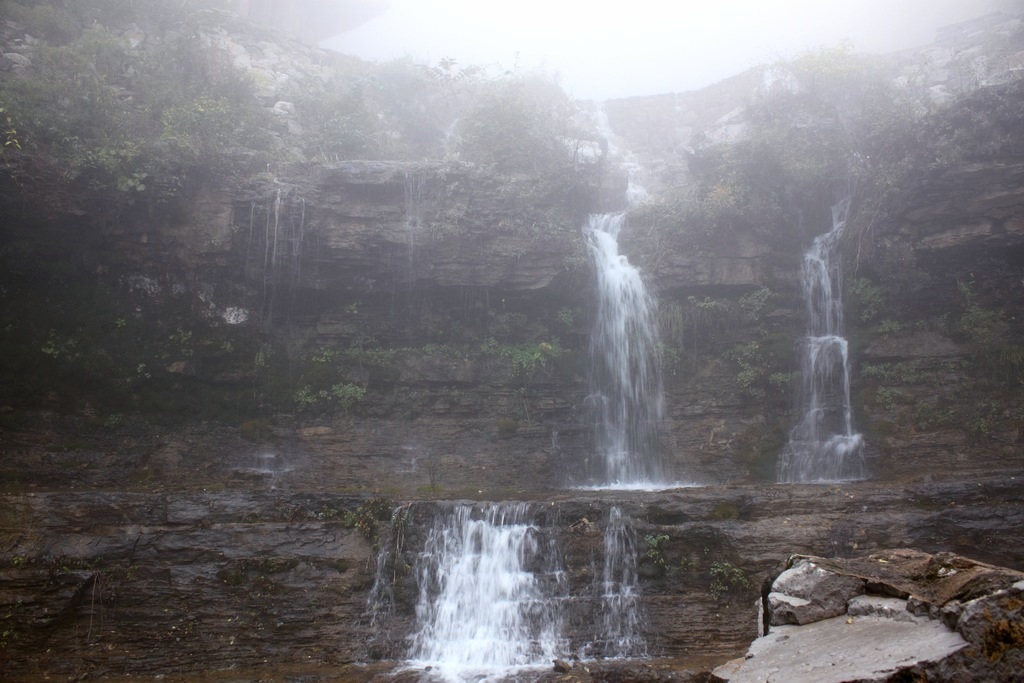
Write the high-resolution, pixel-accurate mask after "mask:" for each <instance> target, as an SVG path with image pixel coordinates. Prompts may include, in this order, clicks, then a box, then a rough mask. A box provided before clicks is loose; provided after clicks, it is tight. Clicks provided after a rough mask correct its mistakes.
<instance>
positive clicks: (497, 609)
mask: <svg viewBox="0 0 1024 683" xmlns="http://www.w3.org/2000/svg"><path fill="white" fill-rule="evenodd" d="M559 558H560V553H559V552H558V549H557V547H556V545H555V541H554V539H553V538H552V537H551V536H550V534H548V533H546V532H545V531H544V530H542V529H541V528H539V527H538V526H536V525H535V524H534V523H533V522H532V520H531V514H530V509H529V506H528V505H527V504H526V503H494V504H489V505H486V506H483V507H474V506H470V505H460V506H458V507H456V508H455V509H454V510H453V511H452V513H451V514H450V515H449V516H447V518H442V519H439V520H438V522H437V523H436V524H435V526H434V528H433V529H431V531H430V533H429V535H428V537H427V540H426V543H425V545H424V549H423V553H422V554H421V556H420V560H419V570H418V582H419V589H420V596H419V602H418V604H417V606H416V618H417V622H418V623H419V631H418V632H416V633H415V634H414V635H413V639H412V640H413V642H412V655H411V659H412V662H411V664H412V665H413V666H416V667H427V666H429V667H431V668H432V671H433V672H435V673H436V674H437V675H438V676H439V677H441V678H443V679H444V680H448V681H482V680H501V679H502V678H504V677H505V676H508V675H509V674H511V673H513V672H514V671H516V670H518V669H524V668H534V667H547V666H550V664H551V660H552V659H554V658H555V657H558V656H560V654H562V653H564V652H565V650H566V643H565V641H564V638H563V635H562V609H561V607H562V605H561V603H562V602H563V599H564V597H565V595H566V593H567V588H566V585H565V575H564V572H563V571H562V567H561V563H560V561H559Z"/></svg>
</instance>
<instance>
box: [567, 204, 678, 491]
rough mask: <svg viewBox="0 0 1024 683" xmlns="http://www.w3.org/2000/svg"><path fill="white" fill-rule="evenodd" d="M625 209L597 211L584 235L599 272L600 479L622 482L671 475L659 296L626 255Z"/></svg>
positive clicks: (594, 375)
mask: <svg viewBox="0 0 1024 683" xmlns="http://www.w3.org/2000/svg"><path fill="white" fill-rule="evenodd" d="M624 218H625V216H624V214H621V213H615V214H594V215H591V216H590V217H589V218H588V220H587V225H586V227H585V228H584V235H585V236H586V239H587V246H588V247H589V251H590V256H591V259H592V260H593V263H594V269H595V271H596V274H597V313H596V316H595V320H594V330H593V333H592V335H591V339H590V355H591V378H590V384H591V390H590V396H589V397H588V401H589V402H590V403H591V404H592V407H593V409H594V412H595V413H596V419H597V432H598V434H597V446H598V450H599V452H600V455H601V458H602V462H601V465H602V471H601V472H600V474H599V480H600V481H601V482H602V483H603V484H604V485H607V486H612V487H616V488H650V487H653V486H657V485H658V484H660V483H662V482H663V478H664V477H663V471H662V463H661V457H660V453H659V452H658V428H659V423H660V421H661V418H662V412H663V398H662V387H661V375H660V373H659V368H658V329H657V321H656V318H655V303H654V299H653V298H652V297H651V296H650V294H648V292H647V288H646V287H644V283H643V280H642V279H641V277H640V271H638V270H637V269H636V268H635V267H634V266H632V265H631V264H630V263H629V260H628V259H626V257H625V256H623V255H621V254H619V244H618V236H619V231H620V230H621V229H622V224H623V221H624Z"/></svg>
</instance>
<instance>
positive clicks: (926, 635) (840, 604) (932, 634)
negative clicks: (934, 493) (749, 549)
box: [714, 550, 1024, 683]
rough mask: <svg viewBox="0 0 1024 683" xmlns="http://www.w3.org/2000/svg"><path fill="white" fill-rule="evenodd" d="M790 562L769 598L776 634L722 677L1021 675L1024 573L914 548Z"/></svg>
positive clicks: (720, 672) (718, 675)
mask: <svg viewBox="0 0 1024 683" xmlns="http://www.w3.org/2000/svg"><path fill="white" fill-rule="evenodd" d="M789 564H790V567H789V568H788V569H786V570H785V571H783V572H782V573H781V574H780V575H779V576H777V577H776V578H775V579H774V580H773V581H772V582H771V584H770V589H769V591H770V592H769V593H768V594H767V596H766V597H765V606H766V611H767V619H766V621H767V623H768V624H769V631H768V633H767V634H766V635H765V636H763V637H761V638H758V639H757V640H756V641H754V643H753V644H752V645H751V647H750V650H749V651H748V652H747V655H746V657H744V658H743V659H738V660H734V661H732V662H729V663H728V664H725V665H723V666H721V667H718V668H717V669H715V672H714V676H715V678H714V680H718V681H729V682H730V683H742V682H745V681H764V680H775V679H776V678H777V679H778V680H787V681H801V682H802V681H807V682H810V681H816V682H827V681H848V680H857V681H895V680H907V677H922V678H923V679H924V680H929V681H959V680H992V681H995V680H1012V679H1013V676H1015V675H1017V674H1018V673H1019V671H1020V670H1021V669H1020V667H1021V663H1022V661H1024V638H1022V637H1021V634H1024V611H1022V607H1024V599H1022V597H1024V574H1022V573H1020V572H1016V571H1012V570H1009V569H1003V568H999V567H993V566H991V565H986V564H982V563H979V562H974V561H972V560H968V559H966V558H963V557H960V556H958V555H953V554H951V553H938V554H936V555H927V554H925V553H921V552H917V551H910V550H897V551H889V552H885V553H879V554H875V555H870V556H868V557H866V558H861V559H855V560H854V559H851V560H836V559H832V560H825V559H822V558H810V557H794V558H792V559H791V560H790V563H789ZM844 591H845V592H846V593H847V595H848V597H847V599H845V600H843V599H842V598H841V597H840V596H841V595H842V593H843V592H844ZM861 591H866V594H863V595H853V594H852V593H855V592H856V593H859V592H861ZM791 594H799V597H797V596H795V595H791ZM824 604H827V605H829V606H830V607H832V609H820V608H819V609H817V610H812V609H811V606H820V605H824ZM801 610H802V611H801ZM794 623H796V624H799V625H797V626H793V625H785V624H794Z"/></svg>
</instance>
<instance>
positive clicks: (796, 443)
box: [778, 198, 864, 483]
mask: <svg viewBox="0 0 1024 683" xmlns="http://www.w3.org/2000/svg"><path fill="white" fill-rule="evenodd" d="M849 211H850V199H849V198H847V199H844V200H843V201H841V202H839V203H838V204H836V205H834V206H833V207H832V229H831V230H830V231H829V232H827V233H824V234H822V235H819V236H818V237H816V238H815V239H814V242H813V244H812V245H811V247H810V249H808V250H807V252H806V253H805V254H804V259H803V267H802V270H801V280H802V285H803V292H804V300H805V301H806V303H807V316H808V328H807V337H806V339H805V342H804V353H803V359H802V385H801V393H800V405H801V408H802V409H803V411H804V412H803V417H802V418H801V420H800V422H799V423H797V425H796V426H795V427H794V428H793V429H792V431H791V432H790V434H789V442H788V443H787V444H786V447H785V448H784V449H783V451H782V453H781V454H780V455H779V465H778V480H779V481H780V482H788V483H797V482H834V481H849V480H854V479H863V478H864V453H863V451H864V437H863V436H862V435H861V434H859V433H857V432H855V431H854V429H853V411H852V409H851V406H850V368H849V357H848V356H849V345H848V343H847V340H846V338H845V337H844V336H843V291H842V283H843V278H842V263H841V260H840V256H839V241H840V238H841V237H842V234H843V229H844V228H845V227H846V219H847V216H848V214H849Z"/></svg>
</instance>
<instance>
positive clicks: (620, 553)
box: [590, 506, 647, 658]
mask: <svg viewBox="0 0 1024 683" xmlns="http://www.w3.org/2000/svg"><path fill="white" fill-rule="evenodd" d="M636 557H637V547H636V532H635V531H634V530H633V527H632V525H631V524H629V519H628V518H626V517H624V516H623V514H622V510H620V509H619V507H618V506H613V507H612V508H611V509H610V510H609V511H608V526H607V527H606V528H605V531H604V568H603V571H602V572H601V583H600V591H601V620H600V623H601V632H600V634H599V637H600V640H599V641H597V642H594V643H593V644H592V645H591V648H590V649H591V650H592V651H593V652H594V653H595V654H602V655H603V656H605V657H616V658H625V657H644V656H646V655H647V644H646V643H645V642H644V639H643V636H642V634H641V632H642V626H643V619H642V615H641V611H640V583H639V581H638V580H637V571H636Z"/></svg>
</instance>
